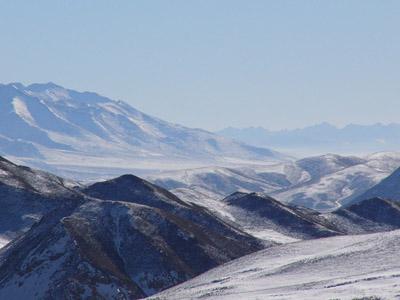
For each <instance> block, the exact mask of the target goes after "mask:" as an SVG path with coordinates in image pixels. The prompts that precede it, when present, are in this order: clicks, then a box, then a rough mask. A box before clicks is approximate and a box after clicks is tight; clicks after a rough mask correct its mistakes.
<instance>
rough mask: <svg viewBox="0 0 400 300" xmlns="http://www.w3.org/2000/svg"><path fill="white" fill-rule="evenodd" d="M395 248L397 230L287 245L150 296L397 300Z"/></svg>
mask: <svg viewBox="0 0 400 300" xmlns="http://www.w3.org/2000/svg"><path fill="white" fill-rule="evenodd" d="M399 251H400V230H396V231H392V232H388V233H379V234H368V235H358V236H343V237H331V238H325V239H316V240H310V241H301V242H297V243H290V244H286V245H281V246H275V247H272V248H269V249H267V250H262V251H259V252H257V253H254V254H250V255H247V256H245V257H242V258H240V259H237V260H235V261H232V262H230V263H227V264H225V265H223V266H221V267H217V268H215V269H213V270H211V271H208V272H206V273H204V274H202V275H200V276H198V277H196V278H194V279H192V280H189V281H187V282H185V283H183V284H181V285H178V286H177V287H173V288H171V289H169V290H167V291H165V292H162V293H161V294H159V295H156V296H154V297H150V298H149V299H154V300H156V299H157V300H163V299H176V300H178V299H232V300H233V299H248V300H253V299H254V300H256V299H281V300H282V299H318V300H319V299H343V300H345V299H355V298H357V299H361V298H362V297H366V298H365V299H370V298H367V297H373V296H375V297H378V296H379V298H373V299H398V298H399V296H400V285H399V280H400V260H399V259H398V253H399ZM371 299H372V298H371Z"/></svg>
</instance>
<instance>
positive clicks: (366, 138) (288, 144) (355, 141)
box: [217, 123, 400, 156]
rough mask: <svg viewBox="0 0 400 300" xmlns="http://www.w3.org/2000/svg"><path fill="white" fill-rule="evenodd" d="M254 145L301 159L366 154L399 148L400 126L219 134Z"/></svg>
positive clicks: (230, 129)
mask: <svg viewBox="0 0 400 300" xmlns="http://www.w3.org/2000/svg"><path fill="white" fill-rule="evenodd" d="M217 133H218V134H220V135H223V136H225V137H229V138H233V139H236V140H238V141H242V142H245V143H248V144H250V145H255V146H259V147H262V146H266V145H268V147H272V148H274V149H278V150H281V151H287V152H288V153H291V154H293V155H295V154H298V155H302V156H308V155H314V154H322V153H338V154H366V153H371V152H380V151H397V150H399V149H400V124H395V123H392V124H388V125H384V124H380V123H378V124H374V125H356V124H350V125H347V126H345V127H343V128H338V127H336V126H333V125H331V124H329V123H321V124H318V125H314V126H309V127H305V128H301V129H292V130H279V131H271V130H268V129H265V128H262V127H248V128H233V127H228V128H225V129H223V130H220V131H218V132H217Z"/></svg>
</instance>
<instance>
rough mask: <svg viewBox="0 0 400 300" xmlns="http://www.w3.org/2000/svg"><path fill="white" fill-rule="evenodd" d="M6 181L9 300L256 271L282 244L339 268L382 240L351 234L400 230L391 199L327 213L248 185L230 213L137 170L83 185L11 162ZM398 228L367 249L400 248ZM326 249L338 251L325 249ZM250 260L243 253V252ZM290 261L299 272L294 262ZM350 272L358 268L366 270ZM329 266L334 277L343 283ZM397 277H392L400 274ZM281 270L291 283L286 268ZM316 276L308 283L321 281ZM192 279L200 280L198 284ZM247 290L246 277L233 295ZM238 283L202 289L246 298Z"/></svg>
mask: <svg viewBox="0 0 400 300" xmlns="http://www.w3.org/2000/svg"><path fill="white" fill-rule="evenodd" d="M0 186H1V189H0V193H1V197H0V204H1V206H2V207H3V210H2V212H3V213H2V216H1V224H0V225H1V226H0V238H1V241H2V243H3V248H1V249H0V298H1V299H70V298H71V297H72V298H76V299H90V298H96V299H140V298H143V297H147V296H152V295H154V294H156V293H159V292H162V291H163V290H165V289H168V288H170V287H172V286H175V285H178V284H179V283H182V282H185V281H188V280H190V279H192V278H194V277H195V276H197V275H199V274H202V273H204V272H207V271H208V270H211V269H214V268H216V269H215V270H216V272H218V270H219V269H218V266H220V265H223V264H225V265H224V266H222V267H221V268H222V270H223V271H222V272H226V269H224V268H229V267H228V266H229V265H230V266H237V265H238V264H239V266H242V263H241V262H244V263H245V264H247V265H248V266H249V267H250V266H251V265H252V262H253V259H256V260H257V261H259V260H260V259H262V260H264V259H265V260H266V261H268V262H273V257H275V255H276V254H273V253H279V251H283V252H282V253H285V254H284V257H285V259H286V258H287V257H286V256H287V255H289V256H290V257H291V258H288V260H286V264H288V263H290V261H293V262H296V261H299V263H302V260H303V259H306V261H305V262H306V263H307V264H309V263H310V262H312V261H313V260H317V261H318V259H322V261H325V260H328V262H330V261H329V259H330V258H332V257H335V262H334V264H335V267H336V264H338V265H339V266H344V265H346V263H347V261H348V260H347V259H345V258H346V257H348V256H349V257H354V258H355V262H359V259H361V258H360V256H359V254H358V253H359V251H360V250H358V249H372V245H371V246H367V248H363V247H362V248H359V247H361V246H362V245H361V246H360V245H359V244H357V243H356V242H354V241H361V242H362V241H368V243H369V241H372V238H373V239H374V240H376V237H373V236H368V235H366V236H363V235H361V236H357V237H354V236H349V237H348V235H349V234H365V233H374V232H382V231H389V230H396V229H398V228H400V222H399V219H400V205H399V203H398V202H396V201H392V200H387V199H382V198H372V199H366V200H363V201H359V202H357V203H355V204H348V205H346V206H343V207H341V208H339V209H337V210H335V211H333V212H329V213H321V212H318V211H315V210H312V209H309V208H305V207H300V206H294V205H288V204H284V203H281V202H279V201H277V200H275V199H273V198H272V197H269V196H267V195H265V194H263V193H243V192H236V193H233V194H231V195H229V196H228V197H226V198H224V199H221V200H220V201H219V202H220V204H221V206H220V207H223V208H224V209H223V210H221V211H220V212H215V211H212V210H211V207H207V206H203V205H202V204H204V203H202V202H198V203H196V201H195V200H192V201H187V200H185V199H180V198H179V197H177V196H176V195H174V194H173V193H171V192H169V191H167V190H165V189H164V188H162V187H159V186H157V185H154V184H152V183H150V182H149V181H146V180H144V179H142V178H139V177H136V176H134V175H130V174H126V175H122V176H119V177H117V178H114V179H110V180H106V181H100V182H95V183H90V184H81V183H78V182H74V181H71V180H66V179H63V178H61V177H58V176H55V175H52V174H50V173H46V172H43V171H38V170H35V169H31V168H28V167H25V166H19V165H17V164H15V163H12V162H11V161H8V160H6V159H4V158H1V159H0ZM395 232H397V231H395ZM335 236H342V237H335ZM396 236H397V235H396V234H382V233H380V235H379V236H378V237H380V238H381V239H382V240H381V241H382V242H383V243H384V245H386V246H387V247H386V246H385V248H384V249H382V250H377V251H375V252H371V254H368V253H370V252H367V256H366V257H368V259H369V258H371V259H372V258H374V257H376V255H377V254H376V253H377V252H379V251H380V252H381V253H383V254H385V253H386V252H388V251H389V252H390V251H392V252H393V251H397V250H396V249H397V248H396V245H397V244H396V242H395V240H393V237H396ZM327 238H328V239H327ZM301 240H312V241H311V242H310V243H308V242H302V241H301ZM296 241H297V242H296ZM314 241H315V242H314ZM293 242H295V243H293ZM340 243H342V245H339V244H340ZM368 243H367V245H369V244H368ZM281 244H287V246H279V245H281ZM303 245H304V246H303ZM329 245H330V246H331V247H329ZM379 245H381V244H379ZM382 245H383V244H382ZM389 246H390V247H389ZM299 247H300V248H299ZM321 247H326V248H323V249H328V248H329V250H324V252H322V253H321V252H319V251H318V249H322V248H321ZM263 249H267V250H263ZM268 249H274V250H268ZM307 249H308V250H307ZM335 249H337V250H335ZM352 249H353V250H352ZM259 251H261V252H259ZM276 251H278V252H276ZM304 251H306V252H304ZM335 251H337V252H335ZM343 251H344V252H343ZM368 251H370V250H368ZM252 253H254V254H252ZM271 253H272V254H271ZM335 253H336V254H335ZM338 253H345V256H344V257H342V256H341V255H339V254H338ZM289 256H288V257H289ZM240 257H244V258H243V260H236V259H238V258H240ZM362 257H365V256H362ZM383 257H384V258H385V260H384V261H383V266H386V265H389V262H391V260H390V259H387V258H386V256H383ZM393 257H395V256H393ZM247 259H248V260H247ZM309 259H311V260H309ZM328 262H324V265H326V264H327V263H328ZM226 263H228V264H226ZM282 263H283V262H282V261H281V262H280V263H279V264H281V265H282V267H285V268H286V265H285V264H282ZM318 266H319V265H318V264H317V265H314V264H312V263H311V265H310V266H309V267H308V265H307V270H308V271H306V273H304V274H309V273H307V272H310V273H312V272H317V271H318V268H317V267H318ZM329 266H331V267H333V265H329ZM394 266H395V265H394ZM235 268H236V267H235ZM260 268H261V269H257V272H258V271H260V272H261V273H262V274H264V273H265V272H264V270H265V271H268V270H269V269H264V268H265V267H264V263H262V264H261V265H260ZM288 268H289V269H290V270H292V269H291V268H290V264H289V267H288ZM296 268H297V267H296ZM296 268H295V269H294V270H297V269H296ZM232 270H234V269H232ZM388 270H389V269H388ZM390 270H391V269H390ZM344 271H346V272H348V274H350V275H351V276H359V274H360V273H358V272H350V271H349V270H344ZM344 271H343V272H344ZM361 271H365V272H371V274H374V275H373V276H374V277H372V278H375V277H376V275H375V274H376V272H377V271H378V270H377V269H376V267H373V266H371V265H368V266H366V267H365V268H363V269H362V270H360V272H361ZM211 272H212V273H210V274H208V275H206V276H208V277H207V278H208V279H209V280H211V284H214V283H215V282H216V281H214V280H213V279H212V278H214V275H212V274H215V273H213V272H214V271H211ZM236 272H238V273H243V275H244V276H245V277H243V280H247V279H246V278H247V277H246V276H248V275H250V274H252V273H251V272H252V271H249V270H247V269H246V270H242V269H240V268H239V269H237V271H234V273H231V274H232V276H233V277H231V278H232V279H233V278H235V277H234V276H236V275H234V274H236ZM268 272H270V271H268ZM295 272H297V271H295ZM328 273H329V272H328ZM328 273H327V274H326V275H324V276H327V277H326V280H327V281H326V282H329V284H330V285H332V286H333V285H334V283H333V282H332V280H333V279H331V277H329V276H328ZM205 274H207V273H205ZM329 274H330V273H329ZM363 274H364V273H363ZM385 274H386V273H385ZM387 274H389V273H387ZM390 274H392V273H390ZM390 274H389V275H390ZM350 275H349V276H350ZM389 275H385V277H384V279H387V278H391V277H390V276H391V275H390V276H389ZM276 276H278V277H277V279H276V280H281V279H279V278H281V277H279V276H281V272H277V273H276ZM304 276H305V275H304ZM304 276H302V277H304ZM309 276H310V275H309ZM363 276H365V275H363ZM371 276H372V275H371ZM198 278H204V277H198ZM262 278H264V277H263V276H260V279H257V282H262V280H263V279H262ZM274 278H275V277H274ZM310 278H311V277H307V279H304V280H306V281H305V282H302V283H301V284H305V285H309V283H307V280H310ZM377 278H381V277H377ZM194 280H195V281H194V282H196V280H198V279H194ZM215 280H220V279H215ZM259 280H261V281H259ZM341 280H342V279H341ZM343 280H344V279H343ZM363 280H364V279H363ZM365 280H368V277H367V278H366V279H365ZM223 282H225V280H223V281H221V283H223ZM244 282H246V281H244ZM184 284H188V285H189V286H192V285H191V281H188V283H184ZM385 284H386V281H385ZM196 285H197V284H196ZM318 286H319V285H318V284H317V285H316V287H318ZM240 288H241V285H240V284H238V285H236V286H235V287H234V289H233V290H232V292H233V291H236V290H237V289H240ZM203 289H205V290H204V291H203ZM213 289H214V288H213ZM290 289H291V287H290ZM184 290H185V292H184V295H181V294H180V293H181V290H180V288H179V286H178V288H176V289H175V288H173V289H172V290H168V291H166V292H165V293H166V294H163V293H162V294H160V295H159V296H157V297H161V298H159V299H165V298H166V299H170V298H173V299H180V298H182V299H185V297H189V296H188V294H187V293H192V288H191V287H190V288H185V289H184ZM228 291H229V289H228V290H226V289H225V288H222V290H221V291H219V290H214V291H210V290H209V289H208V284H207V283H206V284H204V285H203V287H202V288H201V289H200V291H199V290H197V289H196V294H195V296H196V297H197V296H198V293H200V294H201V295H202V296H201V297H213V296H214V295H216V294H215V293H218V294H221V295H228V296H227V297H228V298H232V297H235V296H232V295H233V294H230V292H228ZM171 293H173V294H171ZM175 293H176V295H175ZM225 293H228V294H225ZM235 293H236V292H235ZM263 293H264V292H263ZM189 298H192V296H190V297H189Z"/></svg>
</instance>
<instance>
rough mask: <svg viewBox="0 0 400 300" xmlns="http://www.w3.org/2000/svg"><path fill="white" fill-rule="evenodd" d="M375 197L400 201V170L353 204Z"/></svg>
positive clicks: (357, 198) (360, 196)
mask: <svg viewBox="0 0 400 300" xmlns="http://www.w3.org/2000/svg"><path fill="white" fill-rule="evenodd" d="M373 197H380V198H385V199H393V200H397V201H400V169H397V170H395V171H394V172H393V173H392V174H390V175H389V176H388V177H387V178H385V179H383V180H382V181H381V182H379V183H378V184H377V185H375V186H373V187H372V188H370V189H369V190H367V191H365V192H364V193H362V194H361V195H359V196H358V197H356V198H355V199H353V200H352V201H351V203H357V202H359V201H362V200H364V199H368V198H373Z"/></svg>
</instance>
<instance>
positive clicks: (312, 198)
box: [148, 153, 400, 211]
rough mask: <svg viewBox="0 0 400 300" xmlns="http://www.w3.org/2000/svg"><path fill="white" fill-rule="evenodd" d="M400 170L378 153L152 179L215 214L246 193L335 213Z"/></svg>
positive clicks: (398, 158)
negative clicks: (225, 200)
mask: <svg viewBox="0 0 400 300" xmlns="http://www.w3.org/2000/svg"><path fill="white" fill-rule="evenodd" d="M398 166H400V155H399V153H376V154H373V155H369V156H366V157H364V158H358V157H353V156H339V155H333V154H328V155H323V156H317V157H310V158H305V159H301V160H298V161H294V162H285V163H276V164H270V165H263V166H260V165H258V166H257V165H255V166H251V167H240V168H239V167H238V168H219V167H209V168H198V169H190V170H180V171H175V172H163V173H160V174H157V175H153V176H149V177H148V179H149V180H151V181H152V182H156V183H157V184H159V185H161V186H163V187H165V188H167V189H170V190H171V191H172V192H173V193H175V194H178V195H179V196H180V197H181V198H184V199H187V200H188V201H193V200H195V201H196V202H197V203H201V204H202V205H204V206H207V207H209V208H210V209H213V208H214V210H215V209H217V210H220V209H219V204H218V202H219V200H220V199H222V198H224V197H226V196H227V195H229V194H231V193H233V192H235V191H242V192H246V193H248V192H263V193H267V194H269V195H271V196H273V197H274V198H276V199H278V200H280V201H283V202H285V203H290V204H293V205H300V206H305V207H309V208H313V209H317V210H320V211H332V210H335V209H337V208H339V207H340V206H341V205H342V204H346V203H349V202H350V201H351V200H352V199H354V198H356V197H357V196H358V195H360V194H362V193H363V192H365V191H366V190H368V189H369V188H370V187H372V186H374V185H375V184H377V183H378V182H379V181H381V180H382V179H383V178H385V177H387V176H389V174H391V173H392V172H393V171H394V170H395V169H396V168H397V167H398ZM364 199H366V198H365V197H364Z"/></svg>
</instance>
